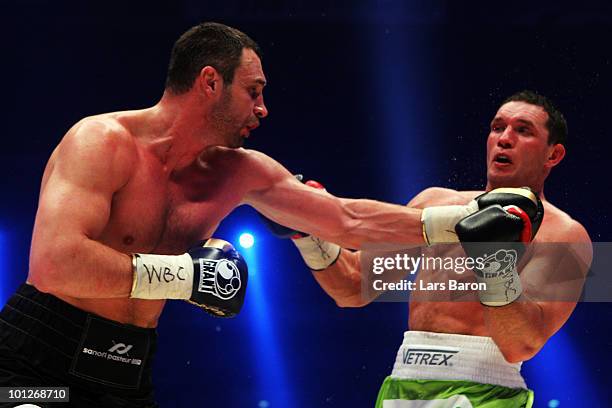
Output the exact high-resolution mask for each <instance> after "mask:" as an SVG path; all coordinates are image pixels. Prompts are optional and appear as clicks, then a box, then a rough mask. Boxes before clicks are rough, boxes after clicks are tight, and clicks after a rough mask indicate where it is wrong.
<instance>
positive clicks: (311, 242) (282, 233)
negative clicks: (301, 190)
mask: <svg viewBox="0 0 612 408" xmlns="http://www.w3.org/2000/svg"><path fill="white" fill-rule="evenodd" d="M295 177H296V178H297V179H298V180H299V181H302V175H301V174H298V175H296V176H295ZM304 184H306V185H307V186H310V187H312V188H318V189H321V190H325V187H323V185H322V184H321V183H319V182H318V181H314V180H308V181H307V182H305V183H304ZM260 215H261V214H260ZM261 217H262V219H263V220H264V222H265V224H266V226H267V227H268V229H269V230H270V232H272V234H274V235H275V236H277V237H279V238H291V242H293V244H294V245H295V246H296V247H297V249H298V251H299V252H300V255H302V259H303V260H304V263H306V266H308V268H310V270H312V271H321V270H323V269H326V268H328V267H329V266H331V265H333V264H334V262H336V260H337V259H338V258H339V257H340V252H341V250H342V248H341V247H340V246H339V245H336V244H334V243H332V242H327V241H324V240H322V239H321V238H318V237H315V236H313V235H308V234H305V233H303V232H300V231H296V230H294V229H291V228H287V227H285V226H284V225H280V224H279V223H277V222H274V221H272V220H271V219H269V218H267V217H265V216H263V215H261Z"/></svg>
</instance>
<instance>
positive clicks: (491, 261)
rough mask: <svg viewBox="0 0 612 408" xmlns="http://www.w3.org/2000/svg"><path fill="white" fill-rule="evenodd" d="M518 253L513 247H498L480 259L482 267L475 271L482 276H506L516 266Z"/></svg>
mask: <svg viewBox="0 0 612 408" xmlns="http://www.w3.org/2000/svg"><path fill="white" fill-rule="evenodd" d="M517 259H518V254H517V253H516V251H515V250H514V249H500V250H499V251H497V252H495V253H494V254H492V255H489V256H487V257H485V258H484V259H483V261H482V263H483V264H484V268H482V269H481V270H478V271H476V272H477V273H479V274H480V275H481V276H482V277H483V278H496V277H498V276H506V275H508V274H510V273H512V272H513V271H514V269H515V268H516V261H517Z"/></svg>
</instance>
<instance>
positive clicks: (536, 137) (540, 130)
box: [487, 101, 552, 188]
mask: <svg viewBox="0 0 612 408" xmlns="http://www.w3.org/2000/svg"><path fill="white" fill-rule="evenodd" d="M547 120H548V113H546V111H545V110H544V109H543V108H542V107H540V106H536V105H531V104H528V103H525V102H518V101H513V102H508V103H506V104H504V105H502V106H501V107H500V108H499V110H498V111H497V114H496V115H495V117H494V118H493V120H492V121H491V128H490V133H489V138H488V140H487V179H488V182H489V185H490V186H491V187H492V188H496V187H520V186H534V185H540V184H541V183H543V182H544V179H545V178H546V176H547V175H548V171H549V170H550V169H549V168H548V167H546V166H545V164H546V163H547V159H548V157H549V155H550V154H551V151H552V146H549V145H548V129H546V121H547Z"/></svg>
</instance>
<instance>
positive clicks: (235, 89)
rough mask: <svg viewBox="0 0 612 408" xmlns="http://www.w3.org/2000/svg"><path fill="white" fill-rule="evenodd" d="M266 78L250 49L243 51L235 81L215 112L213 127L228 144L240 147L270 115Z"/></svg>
mask: <svg viewBox="0 0 612 408" xmlns="http://www.w3.org/2000/svg"><path fill="white" fill-rule="evenodd" d="M265 85H266V78H265V76H264V73H263V68H262V66H261V61H260V60H259V57H258V56H257V54H256V53H255V52H254V51H253V50H251V49H246V48H245V49H243V50H242V57H241V62H240V65H239V66H238V68H236V71H235V73H234V80H233V82H232V83H231V84H230V85H229V86H227V85H226V86H224V88H223V93H222V94H221V98H220V100H219V101H218V102H217V103H216V104H215V106H214V107H213V108H212V115H211V116H212V123H213V126H214V127H215V128H216V129H217V131H219V133H220V134H221V137H222V138H223V140H224V142H225V144H226V145H227V146H229V147H240V146H242V144H243V143H244V139H245V138H247V137H249V134H250V132H251V131H252V130H253V129H255V128H256V127H258V126H259V120H260V119H262V118H265V117H266V116H267V115H268V110H267V108H266V106H265V104H264V100H263V88H264V86H265Z"/></svg>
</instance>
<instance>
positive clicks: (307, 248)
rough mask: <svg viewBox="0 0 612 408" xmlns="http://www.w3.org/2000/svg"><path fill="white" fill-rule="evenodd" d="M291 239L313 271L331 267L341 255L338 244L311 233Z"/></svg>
mask: <svg viewBox="0 0 612 408" xmlns="http://www.w3.org/2000/svg"><path fill="white" fill-rule="evenodd" d="M291 241H293V243H294V244H295V246H296V247H297V249H298V250H299V251H300V254H301V255H302V258H304V262H305V263H306V265H308V267H309V268H310V269H311V270H313V271H321V270H323V269H325V268H327V267H329V266H330V265H331V264H333V263H334V262H336V259H338V257H339V256H340V247H339V246H338V245H336V244H333V243H331V242H327V241H323V240H322V239H320V238H317V237H313V236H311V235H308V236H306V237H303V238H297V239H292V240H291Z"/></svg>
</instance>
